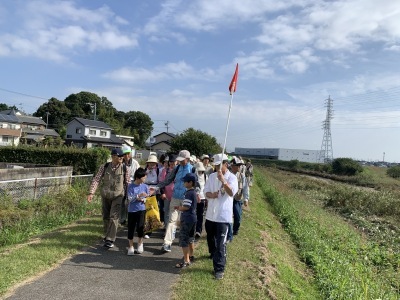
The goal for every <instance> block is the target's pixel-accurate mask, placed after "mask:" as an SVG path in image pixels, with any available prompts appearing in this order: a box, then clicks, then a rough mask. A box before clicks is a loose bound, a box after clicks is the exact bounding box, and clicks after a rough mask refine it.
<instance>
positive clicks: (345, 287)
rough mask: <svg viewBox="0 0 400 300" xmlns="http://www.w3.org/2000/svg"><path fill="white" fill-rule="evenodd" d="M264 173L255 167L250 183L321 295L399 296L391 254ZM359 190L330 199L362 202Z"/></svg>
mask: <svg viewBox="0 0 400 300" xmlns="http://www.w3.org/2000/svg"><path fill="white" fill-rule="evenodd" d="M269 175H270V174H268V173H267V172H265V170H264V172H263V173H262V174H260V173H259V172H258V171H256V182H257V184H258V185H259V186H260V187H261V189H262V191H263V193H264V194H265V196H266V197H267V199H268V201H269V202H270V203H271V205H272V206H273V208H274V209H275V212H276V214H277V215H278V216H279V218H280V220H281V222H282V224H283V225H284V227H285V229H286V230H287V231H288V233H289V234H290V235H291V236H292V239H293V241H294V242H295V243H296V244H297V245H298V247H299V251H300V255H301V256H302V258H303V259H304V261H305V262H306V263H307V264H308V265H309V266H310V267H311V268H312V269H313V270H314V272H315V277H316V281H317V284H318V285H319V288H320V291H321V292H322V293H323V294H324V296H325V298H326V299H398V298H399V295H400V286H399V280H398V279H399V275H398V267H399V266H398V264H397V265H396V261H397V262H398V256H396V253H392V257H390V256H388V255H387V253H388V249H386V248H385V247H379V245H377V244H376V243H371V242H369V241H365V240H364V239H363V237H362V235H361V234H359V232H357V231H356V230H355V229H354V228H351V227H350V226H349V225H348V224H347V223H346V222H345V221H344V220H342V219H340V217H338V216H337V215H335V214H334V213H331V212H328V211H326V210H324V209H323V208H322V207H321V206H319V205H315V204H313V202H312V201H310V199H307V198H303V197H300V196H299V194H298V193H293V191H292V190H291V188H290V187H288V186H286V185H285V182H286V180H285V178H283V177H279V178H272V176H269ZM360 193H361V192H360ZM360 193H358V192H352V193H350V192H349V191H348V194H347V196H348V197H350V199H349V198H347V197H343V195H342V196H341V197H337V198H336V199H335V200H334V202H335V203H338V202H339V203H347V202H348V201H350V200H351V197H355V198H357V199H356V200H355V201H356V202H357V201H358V202H362V201H361V200H360V199H361V198H362V197H361V196H360V195H361V194H360ZM338 194H339V193H338ZM397 255H398V254H397Z"/></svg>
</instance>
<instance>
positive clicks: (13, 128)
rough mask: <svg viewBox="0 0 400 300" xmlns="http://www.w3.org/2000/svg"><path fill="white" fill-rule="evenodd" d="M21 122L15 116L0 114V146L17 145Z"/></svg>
mask: <svg viewBox="0 0 400 300" xmlns="http://www.w3.org/2000/svg"><path fill="white" fill-rule="evenodd" d="M20 138H21V124H20V121H19V120H18V118H17V117H16V116H13V115H4V114H0V146H13V145H18V144H19V141H20Z"/></svg>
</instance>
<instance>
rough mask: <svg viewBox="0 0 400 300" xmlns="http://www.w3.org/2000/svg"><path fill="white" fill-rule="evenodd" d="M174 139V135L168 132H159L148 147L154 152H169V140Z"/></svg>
mask: <svg viewBox="0 0 400 300" xmlns="http://www.w3.org/2000/svg"><path fill="white" fill-rule="evenodd" d="M175 137H176V135H175V134H173V133H170V132H161V133H159V134H157V135H155V136H153V139H152V142H153V143H151V144H150V145H149V147H150V148H151V150H152V151H156V152H164V153H165V152H169V151H170V149H171V140H173V139H174V138H175Z"/></svg>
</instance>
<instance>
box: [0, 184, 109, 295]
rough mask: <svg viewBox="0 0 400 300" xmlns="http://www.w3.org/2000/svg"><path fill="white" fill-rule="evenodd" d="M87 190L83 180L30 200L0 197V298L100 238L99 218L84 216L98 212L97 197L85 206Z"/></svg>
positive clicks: (98, 203)
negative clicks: (60, 190) (17, 200)
mask: <svg viewBox="0 0 400 300" xmlns="http://www.w3.org/2000/svg"><path fill="white" fill-rule="evenodd" d="M86 192H87V184H83V185H77V186H74V187H73V188H70V189H68V190H66V191H65V192H64V193H61V194H57V195H49V196H46V197H44V198H41V199H40V200H35V201H33V200H23V201H20V202H19V203H18V204H15V203H13V202H12V199H9V198H1V199H0V220H1V224H0V225H1V226H0V297H1V296H3V295H4V294H5V293H6V292H8V291H9V290H10V289H11V288H12V287H13V286H14V285H16V284H19V283H21V282H24V281H25V280H27V279H29V278H31V277H32V276H35V275H37V274H39V273H41V272H43V271H46V270H49V269H51V268H52V267H53V266H54V265H56V264H57V263H59V262H60V261H62V260H63V259H65V258H66V257H68V256H70V255H73V254H75V253H78V252H79V251H81V250H82V248H84V247H85V246H88V245H90V244H91V243H93V242H94V241H96V240H98V239H99V232H101V228H102V220H101V219H100V218H99V217H91V218H86V217H90V216H93V215H98V214H99V212H100V207H101V205H100V201H96V202H95V203H92V204H91V205H90V206H88V205H87V203H86V201H85V200H84V199H85V198H86ZM82 218H84V219H82ZM79 219H80V221H78V222H77V223H74V224H73V225H67V226H65V225H66V224H70V223H71V222H74V221H76V220H79ZM60 226H65V227H61V228H60ZM55 228H58V229H57V230H55V231H53V230H54V229H55ZM52 231H53V232H52ZM38 234H42V235H41V236H39V235H38Z"/></svg>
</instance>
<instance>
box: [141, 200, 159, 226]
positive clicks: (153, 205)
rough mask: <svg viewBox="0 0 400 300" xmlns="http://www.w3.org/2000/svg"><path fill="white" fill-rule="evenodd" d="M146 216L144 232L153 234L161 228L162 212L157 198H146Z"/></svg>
mask: <svg viewBox="0 0 400 300" xmlns="http://www.w3.org/2000/svg"><path fill="white" fill-rule="evenodd" d="M145 205H146V216H145V220H144V232H152V231H155V230H157V229H159V228H161V226H162V224H161V221H160V210H159V208H158V204H157V198H156V196H150V197H147V198H146V204H145Z"/></svg>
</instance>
